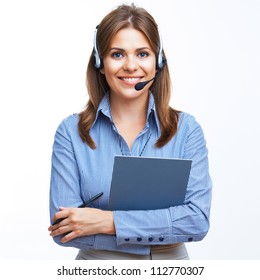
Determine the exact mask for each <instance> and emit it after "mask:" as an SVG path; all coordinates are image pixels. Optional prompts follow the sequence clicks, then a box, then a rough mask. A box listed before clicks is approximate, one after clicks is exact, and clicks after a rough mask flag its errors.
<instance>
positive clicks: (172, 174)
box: [108, 156, 192, 210]
mask: <svg viewBox="0 0 260 280" xmlns="http://www.w3.org/2000/svg"><path fill="white" fill-rule="evenodd" d="M191 164H192V160H190V159H176V158H155V157H132V156H115V158H114V166H113V172H112V180H111V188H110V196H109V204H108V208H109V210H154V209H164V208H169V207H172V206H177V205H181V204H182V203H183V201H184V198H185V194H186V190H187V185H188V180H189V174H190V169H191Z"/></svg>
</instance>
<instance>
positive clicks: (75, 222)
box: [48, 207, 115, 243]
mask: <svg viewBox="0 0 260 280" xmlns="http://www.w3.org/2000/svg"><path fill="white" fill-rule="evenodd" d="M62 218H64V220H62V221H61V222H60V223H58V224H56V225H53V226H50V227H49V228H48V230H49V231H50V236H52V237H54V236H58V235H62V234H65V236H64V237H62V239H61V242H63V243H66V242H68V241H70V240H72V239H74V238H76V237H79V236H84V235H93V234H99V233H103V234H115V225H114V218H113V212H112V211H104V210H100V209H97V208H65V207H61V208H60V211H59V212H57V213H56V214H55V215H54V217H53V222H55V221H56V220H58V219H62Z"/></svg>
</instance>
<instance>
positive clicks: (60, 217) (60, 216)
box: [52, 208, 69, 225]
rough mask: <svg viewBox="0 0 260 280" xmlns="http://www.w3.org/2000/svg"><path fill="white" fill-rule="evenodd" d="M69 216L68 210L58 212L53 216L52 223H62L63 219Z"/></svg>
mask: <svg viewBox="0 0 260 280" xmlns="http://www.w3.org/2000/svg"><path fill="white" fill-rule="evenodd" d="M68 216H69V213H68V211H65V208H64V210H62V211H59V212H57V213H56V214H55V215H54V216H53V218H52V225H56V224H58V223H60V222H61V221H62V220H63V219H65V218H67V217H68Z"/></svg>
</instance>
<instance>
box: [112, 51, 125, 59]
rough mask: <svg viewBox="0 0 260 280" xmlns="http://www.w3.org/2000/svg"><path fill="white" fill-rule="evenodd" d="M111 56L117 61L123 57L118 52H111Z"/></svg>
mask: <svg viewBox="0 0 260 280" xmlns="http://www.w3.org/2000/svg"><path fill="white" fill-rule="evenodd" d="M111 56H112V57H113V58H115V59H119V58H121V57H123V54H122V53H120V52H113V53H112V54H111Z"/></svg>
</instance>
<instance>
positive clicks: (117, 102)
mask: <svg viewBox="0 0 260 280" xmlns="http://www.w3.org/2000/svg"><path fill="white" fill-rule="evenodd" d="M110 107H111V113H112V117H113V120H114V122H115V123H122V122H123V123H136V122H140V121H141V122H145V121H146V115H147V107H148V95H146V96H140V98H134V99H125V98H120V97H118V96H115V95H110Z"/></svg>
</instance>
